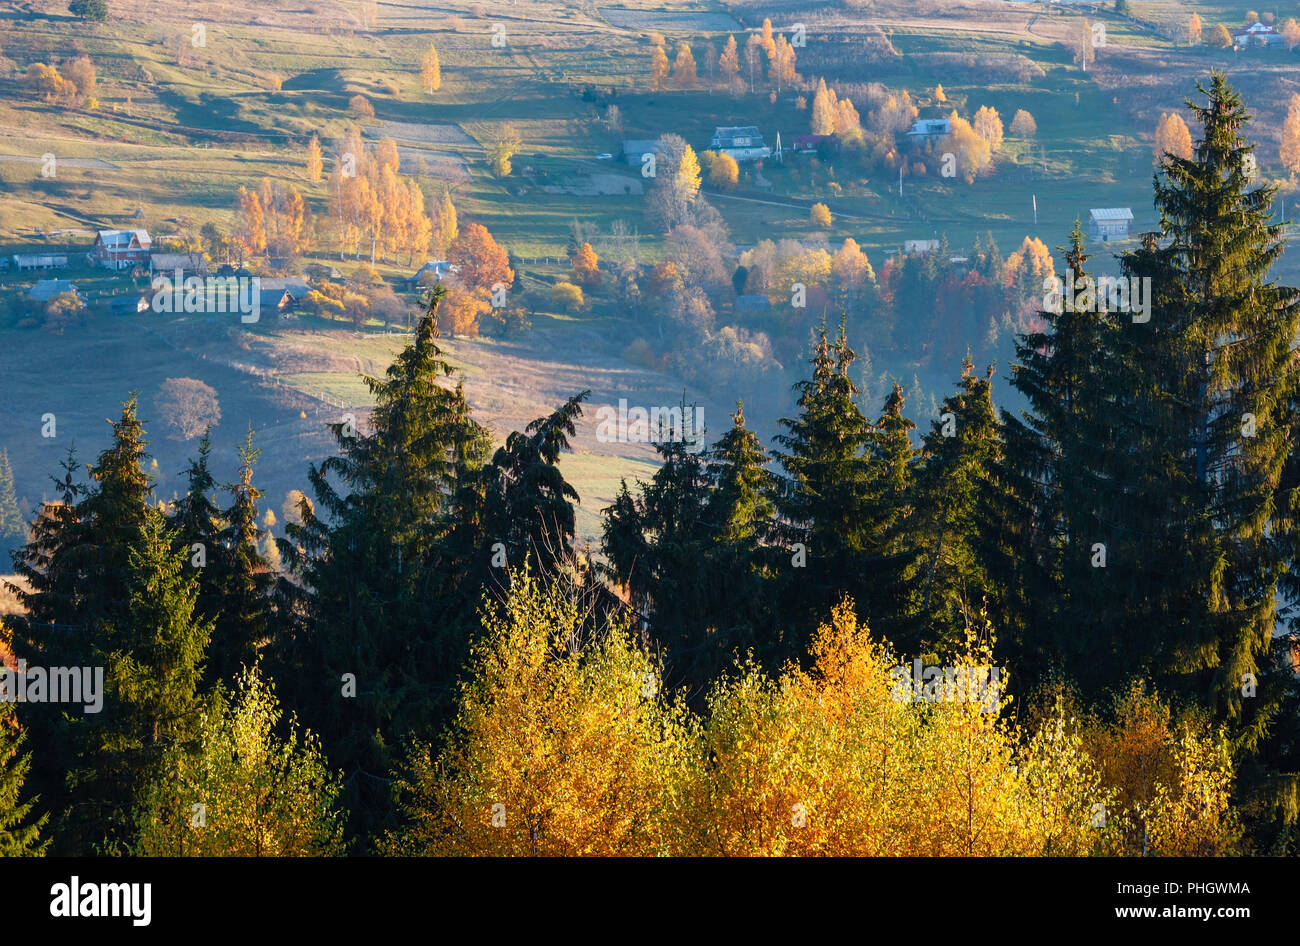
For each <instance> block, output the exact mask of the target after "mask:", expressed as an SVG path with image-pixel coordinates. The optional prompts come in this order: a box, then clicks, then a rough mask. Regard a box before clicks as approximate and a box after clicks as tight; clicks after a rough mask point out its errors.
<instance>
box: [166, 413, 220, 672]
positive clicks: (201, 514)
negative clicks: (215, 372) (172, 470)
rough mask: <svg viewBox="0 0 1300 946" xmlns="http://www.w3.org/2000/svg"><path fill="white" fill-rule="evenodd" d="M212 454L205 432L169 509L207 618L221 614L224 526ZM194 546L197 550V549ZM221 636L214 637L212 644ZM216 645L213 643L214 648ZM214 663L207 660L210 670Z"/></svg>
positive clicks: (171, 520) (201, 606)
mask: <svg viewBox="0 0 1300 946" xmlns="http://www.w3.org/2000/svg"><path fill="white" fill-rule="evenodd" d="M211 455H212V438H211V436H210V435H209V432H207V431H205V432H204V434H203V436H202V437H201V438H200V439H199V454H198V456H197V457H196V458H194V459H192V460H190V465H189V468H188V469H187V470H186V471H185V478H186V484H187V485H186V490H185V495H184V496H182V497H180V499H178V500H177V501H176V502H175V503H174V504H173V506H172V513H171V516H170V517H169V524H170V525H171V527H172V529H173V530H175V532H176V536H177V541H178V543H179V545H180V547H181V549H182V550H183V551H184V552H185V554H186V556H187V557H188V558H189V561H190V565H191V567H192V568H194V569H195V575H196V577H197V578H198V582H199V598H198V611H199V613H200V614H202V615H204V616H206V617H213V618H216V617H218V616H219V615H220V614H221V611H222V609H223V607H224V606H225V605H224V602H223V600H222V598H223V594H222V583H221V558H222V549H221V545H220V539H219V536H220V533H221V529H222V526H223V522H222V519H221V509H220V507H218V506H217V503H216V500H215V499H214V498H213V497H214V494H215V492H216V486H217V484H216V481H215V480H214V479H213V477H212V472H211V470H210V469H209V468H208V460H209V458H210V457H211ZM196 546H197V548H196ZM219 638H220V634H214V635H213V639H214V642H215V641H216V640H218V639H219ZM215 646H216V644H215V643H214V647H215ZM213 663H214V661H212V660H209V663H208V669H209V671H211V669H212V666H213Z"/></svg>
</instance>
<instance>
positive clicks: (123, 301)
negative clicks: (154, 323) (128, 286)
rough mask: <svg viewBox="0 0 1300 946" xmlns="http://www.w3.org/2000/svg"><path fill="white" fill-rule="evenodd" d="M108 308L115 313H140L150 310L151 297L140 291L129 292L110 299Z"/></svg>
mask: <svg viewBox="0 0 1300 946" xmlns="http://www.w3.org/2000/svg"><path fill="white" fill-rule="evenodd" d="M108 310H109V312H111V313H112V314H113V315H138V314H140V313H141V312H148V311H149V297H148V296H145V295H141V294H140V293H138V292H132V293H127V294H126V295H124V296H118V297H117V298H115V299H111V300H109V303H108Z"/></svg>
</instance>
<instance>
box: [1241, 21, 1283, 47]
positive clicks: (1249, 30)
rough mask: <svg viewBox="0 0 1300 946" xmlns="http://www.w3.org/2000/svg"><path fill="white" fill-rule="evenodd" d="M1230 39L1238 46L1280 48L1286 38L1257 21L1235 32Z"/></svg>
mask: <svg viewBox="0 0 1300 946" xmlns="http://www.w3.org/2000/svg"><path fill="white" fill-rule="evenodd" d="M1232 38H1233V40H1234V41H1236V44H1237V45H1238V46H1281V45H1282V44H1283V43H1285V42H1286V37H1284V36H1283V35H1282V34H1281V33H1280V32H1278V31H1277V30H1276V29H1275V28H1273V27H1271V26H1266V25H1265V24H1264V23H1261V22H1260V21H1259V20H1256V21H1255V22H1254V23H1251V24H1250V25H1249V26H1243V27H1242V28H1241V29H1239V30H1237V32H1235V33H1234V34H1232Z"/></svg>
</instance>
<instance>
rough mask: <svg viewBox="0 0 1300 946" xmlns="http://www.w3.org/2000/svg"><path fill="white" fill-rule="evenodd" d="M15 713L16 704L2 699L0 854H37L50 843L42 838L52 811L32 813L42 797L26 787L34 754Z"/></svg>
mask: <svg viewBox="0 0 1300 946" xmlns="http://www.w3.org/2000/svg"><path fill="white" fill-rule="evenodd" d="M14 716H15V714H14V707H13V704H12V703H10V702H8V701H3V702H0V857H35V856H39V855H41V854H44V853H45V849H46V848H47V847H48V846H49V842H48V841H42V840H41V839H40V834H41V829H42V828H44V827H45V823H46V821H48V820H49V815H48V814H42V815H40V816H39V817H36V818H33V817H32V810H33V808H34V807H35V805H36V803H37V802H38V801H39V800H40V799H39V798H35V797H29V796H28V795H27V793H26V792H24V791H23V782H24V780H25V779H26V777H27V772H28V770H29V769H30V768H31V765H32V755H31V753H30V752H23V747H24V745H25V743H26V741H27V734H26V733H25V732H23V731H22V729H20V728H19V726H18V723H17V720H16V719H15V718H14ZM24 799H25V800H24Z"/></svg>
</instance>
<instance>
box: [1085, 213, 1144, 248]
mask: <svg viewBox="0 0 1300 946" xmlns="http://www.w3.org/2000/svg"><path fill="white" fill-rule="evenodd" d="M1132 226H1133V211H1132V210H1130V209H1129V208H1127V207H1095V208H1093V209H1092V210H1089V211H1088V237H1089V238H1090V239H1093V240H1101V241H1102V242H1103V243H1104V242H1106V241H1107V240H1127V239H1128V232H1129V228H1130V227H1132Z"/></svg>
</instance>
